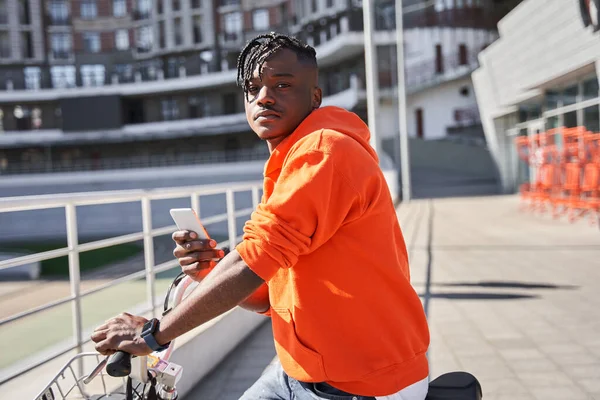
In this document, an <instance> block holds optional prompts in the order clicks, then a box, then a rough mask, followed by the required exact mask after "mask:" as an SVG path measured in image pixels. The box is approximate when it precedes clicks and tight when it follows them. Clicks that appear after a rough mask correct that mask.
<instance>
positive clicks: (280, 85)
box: [277, 83, 290, 89]
mask: <svg viewBox="0 0 600 400" xmlns="http://www.w3.org/2000/svg"><path fill="white" fill-rule="evenodd" d="M277 87H278V88H279V89H283V88H288V87H290V85H289V84H288V83H278V84H277Z"/></svg>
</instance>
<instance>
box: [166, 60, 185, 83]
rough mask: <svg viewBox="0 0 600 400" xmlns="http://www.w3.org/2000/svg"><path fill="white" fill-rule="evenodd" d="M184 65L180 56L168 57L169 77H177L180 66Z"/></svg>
mask: <svg viewBox="0 0 600 400" xmlns="http://www.w3.org/2000/svg"><path fill="white" fill-rule="evenodd" d="M181 65H182V63H181V60H180V59H179V57H169V58H168V59H167V71H166V73H167V78H177V77H178V76H179V67H180V66H181Z"/></svg>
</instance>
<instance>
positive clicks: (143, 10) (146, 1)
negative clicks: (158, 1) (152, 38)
mask: <svg viewBox="0 0 600 400" xmlns="http://www.w3.org/2000/svg"><path fill="white" fill-rule="evenodd" d="M151 11H152V3H151V1H150V0H138V1H137V9H136V13H137V14H138V17H139V18H141V19H143V18H148V17H149V16H150V12H151Z"/></svg>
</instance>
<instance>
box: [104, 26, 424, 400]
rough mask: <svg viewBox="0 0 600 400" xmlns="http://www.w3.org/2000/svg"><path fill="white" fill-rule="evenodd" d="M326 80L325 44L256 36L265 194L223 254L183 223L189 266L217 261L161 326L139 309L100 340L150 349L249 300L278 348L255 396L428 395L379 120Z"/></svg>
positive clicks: (254, 86) (247, 63)
mask: <svg viewBox="0 0 600 400" xmlns="http://www.w3.org/2000/svg"><path fill="white" fill-rule="evenodd" d="M317 78H318V69H317V62H316V54H315V50H314V49H313V48H312V47H310V46H307V45H305V44H303V43H301V42H299V41H298V40H296V39H295V38H291V37H288V36H285V35H279V34H274V33H272V34H268V35H262V36H259V37H257V38H255V39H254V40H252V41H250V42H249V43H248V45H247V46H246V47H245V48H244V50H243V51H242V53H241V54H240V57H239V60H238V83H239V85H240V86H241V87H242V89H243V93H244V97H245V108H246V116H247V119H248V123H249V124H250V127H251V128H252V130H253V131H254V132H255V133H256V134H257V135H258V137H259V138H261V139H262V140H264V141H266V143H267V146H268V147H269V150H270V152H271V155H270V157H269V160H268V161H267V163H266V165H265V169H264V193H263V198H262V201H261V203H260V204H259V206H258V207H257V209H256V210H255V211H254V213H253V214H252V216H251V219H250V220H249V221H248V222H247V223H246V225H245V227H244V237H243V240H242V242H241V243H240V244H238V246H237V247H236V248H235V249H234V250H233V251H232V252H231V253H229V254H228V255H227V256H225V257H224V258H223V259H222V260H221V261H220V262H219V263H218V264H217V265H216V266H215V265H214V262H212V261H210V260H211V259H212V258H213V257H215V256H218V257H222V252H221V251H220V250H218V249H213V248H214V245H215V244H214V242H213V243H211V244H210V245H209V244H207V243H205V242H203V241H200V240H196V237H197V236H196V235H195V233H193V232H176V233H175V234H174V235H173V238H174V240H175V241H176V243H177V247H176V249H175V251H174V254H175V256H176V257H177V258H178V259H179V263H180V265H181V266H182V268H183V270H184V271H185V272H186V273H187V274H188V275H190V276H198V275H197V274H198V272H200V271H201V270H203V269H206V268H213V267H214V269H213V270H212V271H211V272H210V273H209V274H208V276H206V278H204V279H202V282H201V284H200V285H199V287H198V288H197V289H196V290H195V291H194V293H192V295H190V297H188V298H187V299H186V300H185V301H183V302H182V304H181V305H180V306H179V307H177V308H176V309H175V310H173V311H172V312H171V313H169V314H167V315H166V316H165V317H164V318H163V319H162V320H161V321H155V323H154V325H153V326H154V328H153V332H152V333H151V334H150V335H148V334H146V335H145V336H144V337H140V332H141V328H142V326H143V325H144V324H145V323H146V322H147V321H146V320H145V319H144V318H141V317H136V316H131V315H128V314H124V315H121V316H119V317H117V318H115V319H113V320H111V321H109V322H108V323H106V324H104V325H103V326H101V327H99V328H97V330H96V331H95V333H94V335H93V337H92V339H93V340H94V341H95V342H96V343H97V345H96V348H97V350H98V351H100V352H101V353H104V354H107V353H110V352H112V351H115V350H124V351H126V352H129V353H132V354H138V355H141V354H148V353H150V352H151V351H152V350H156V349H160V348H161V346H163V345H164V344H166V343H168V342H170V341H171V340H173V339H174V338H176V337H178V336H180V335H182V334H183V333H185V332H187V331H189V330H191V329H193V328H194V327H196V326H198V325H200V324H202V323H205V322H207V321H209V320H211V319H212V318H214V317H216V316H218V315H220V314H222V313H224V312H226V311H228V310H229V309H231V308H233V307H235V306H236V305H240V306H243V307H245V308H247V309H250V310H253V311H256V312H260V313H264V314H265V315H269V316H270V317H271V318H272V325H273V336H274V339H275V347H276V350H277V355H278V358H279V362H278V363H276V364H275V365H274V366H272V367H271V368H270V370H269V371H267V372H266V373H265V374H263V376H262V377H261V378H260V379H259V380H258V381H257V382H256V383H255V384H254V385H253V386H252V387H251V388H250V389H248V391H247V392H246V393H245V394H244V396H243V399H245V400H254V399H299V400H302V399H315V398H317V399H335V400H343V399H375V398H377V399H388V400H423V399H424V398H425V396H426V394H427V386H428V379H427V377H428V363H427V358H426V351H427V348H428V345H429V331H428V327H427V321H426V318H425V314H424V311H423V308H422V305H421V302H420V299H419V297H418V295H417V293H416V292H415V290H414V289H413V288H412V286H411V284H410V272H409V266H408V257H407V252H406V246H405V243H404V239H403V236H402V232H401V230H400V226H399V224H398V219H397V217H396V213H395V208H394V205H393V203H392V199H391V196H390V193H389V189H388V186H387V183H386V181H385V178H384V176H383V173H382V171H381V169H380V167H379V160H378V157H377V154H376V153H375V152H374V150H373V149H372V148H371V146H370V145H369V130H368V127H367V126H366V125H365V124H364V122H363V121H362V120H361V119H360V118H359V117H358V116H357V115H356V114H353V113H351V112H348V111H346V110H343V109H341V108H337V107H321V99H322V93H321V89H320V88H319V86H318V80H317ZM198 280H200V278H198ZM116 332H118V335H115V333H116ZM111 333H112V334H111Z"/></svg>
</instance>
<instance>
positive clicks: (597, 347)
mask: <svg viewBox="0 0 600 400" xmlns="http://www.w3.org/2000/svg"><path fill="white" fill-rule="evenodd" d="M398 217H399V219H400V221H401V225H402V229H403V231H404V234H405V237H406V242H407V246H408V248H409V253H410V259H411V269H412V282H413V285H414V286H415V288H416V289H417V291H418V292H419V293H420V295H421V296H422V299H423V305H424V307H425V310H426V312H427V314H428V319H429V324H430V329H431V347H430V351H429V360H430V366H431V376H432V377H436V376H438V375H440V374H442V373H444V372H448V371H452V370H466V371H470V372H472V373H473V374H475V375H476V376H477V377H478V378H479V380H480V381H481V383H482V386H483V391H484V399H485V400H538V399H539V400H553V399H561V400H579V399H585V400H600V334H598V332H599V331H600V311H599V310H598V308H599V307H600V230H599V229H598V227H590V226H589V225H588V223H587V221H580V222H578V223H576V224H569V223H568V222H566V221H565V220H564V219H562V220H552V219H551V218H550V217H549V216H538V215H531V214H529V213H519V211H518V197H517V196H493V197H466V198H447V199H436V200H416V201H413V202H411V203H410V204H402V205H401V206H400V207H399V209H398ZM274 355H275V352H274V348H273V344H272V334H271V331H270V324H269V322H267V323H265V325H263V326H261V327H260V328H259V329H257V331H256V332H255V333H254V334H253V335H252V336H251V337H250V338H249V339H248V340H247V341H246V342H245V343H243V344H242V345H240V346H239V347H238V349H237V350H236V351H234V352H233V353H232V354H231V355H230V356H229V357H228V358H227V359H226V360H224V361H223V362H222V363H221V364H220V366H219V367H217V368H216V369H215V370H214V371H213V373H212V374H210V375H209V376H207V377H206V378H205V379H204V380H203V381H202V382H201V383H200V384H199V385H198V386H197V387H196V388H195V389H194V390H193V391H192V392H191V393H190V394H189V395H188V396H187V397H186V400H192V399H198V400H200V399H210V400H229V399H231V400H233V399H237V398H239V396H240V395H241V394H242V393H243V391H244V390H245V389H246V388H247V387H249V386H250V385H251V384H252V383H253V382H254V381H255V380H256V379H257V378H258V377H259V376H260V374H261V373H262V371H263V370H264V369H265V367H266V366H267V365H268V364H269V363H270V362H271V361H272V360H273V357H274Z"/></svg>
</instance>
